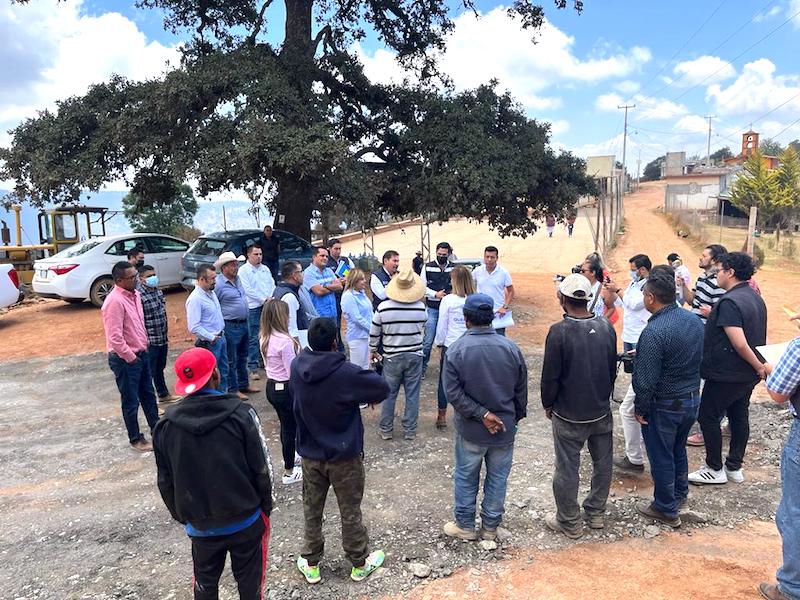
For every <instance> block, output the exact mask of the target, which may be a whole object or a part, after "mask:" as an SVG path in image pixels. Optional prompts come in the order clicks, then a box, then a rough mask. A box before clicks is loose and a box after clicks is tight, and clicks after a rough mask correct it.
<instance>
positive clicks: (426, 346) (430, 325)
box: [422, 306, 439, 373]
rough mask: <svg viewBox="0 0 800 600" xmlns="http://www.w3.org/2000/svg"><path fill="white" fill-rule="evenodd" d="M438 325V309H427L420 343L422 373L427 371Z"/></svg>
mask: <svg viewBox="0 0 800 600" xmlns="http://www.w3.org/2000/svg"><path fill="white" fill-rule="evenodd" d="M438 323H439V309H438V308H431V307H430V306H429V307H428V320H427V321H426V322H425V339H424V340H423V341H422V372H423V373H424V372H425V371H427V370H428V362H429V361H430V360H431V350H432V349H433V340H434V339H435V338H436V325H438Z"/></svg>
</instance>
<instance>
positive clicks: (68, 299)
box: [62, 298, 83, 304]
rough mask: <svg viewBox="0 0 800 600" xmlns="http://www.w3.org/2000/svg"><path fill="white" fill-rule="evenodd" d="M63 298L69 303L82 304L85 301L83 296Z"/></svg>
mask: <svg viewBox="0 0 800 600" xmlns="http://www.w3.org/2000/svg"><path fill="white" fill-rule="evenodd" d="M62 300H63V301H64V302H66V303H67V304H80V303H81V302H83V298H62Z"/></svg>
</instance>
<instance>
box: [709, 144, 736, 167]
mask: <svg viewBox="0 0 800 600" xmlns="http://www.w3.org/2000/svg"><path fill="white" fill-rule="evenodd" d="M709 158H710V160H711V164H717V163H721V162H722V161H723V160H725V159H726V158H733V152H731V149H730V148H729V147H728V146H723V147H722V148H720V149H719V150H717V151H716V152H712V154H711V156H710V157H709Z"/></svg>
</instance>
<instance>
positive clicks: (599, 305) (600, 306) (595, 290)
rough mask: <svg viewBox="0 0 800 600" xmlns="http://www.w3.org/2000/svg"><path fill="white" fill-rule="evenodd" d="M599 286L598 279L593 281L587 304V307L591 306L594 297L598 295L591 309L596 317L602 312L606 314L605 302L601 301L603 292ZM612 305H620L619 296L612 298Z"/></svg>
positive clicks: (600, 315) (601, 314)
mask: <svg viewBox="0 0 800 600" xmlns="http://www.w3.org/2000/svg"><path fill="white" fill-rule="evenodd" d="M600 286H601V283H600V282H599V281H595V282H594V285H593V286H592V295H591V296H589V304H588V305H587V308H588V307H590V306H592V302H594V297H595V296H598V298H597V302H595V304H594V309H593V312H594V314H595V315H596V316H598V317H602V316H603V315H604V314H606V303H605V302H603V294H602V290H601V289H600ZM614 306H622V300H620V299H619V296H617V297H616V298H615V299H614Z"/></svg>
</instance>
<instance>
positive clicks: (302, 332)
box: [297, 329, 309, 348]
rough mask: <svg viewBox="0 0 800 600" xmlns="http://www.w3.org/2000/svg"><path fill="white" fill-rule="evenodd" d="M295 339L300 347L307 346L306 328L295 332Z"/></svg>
mask: <svg viewBox="0 0 800 600" xmlns="http://www.w3.org/2000/svg"><path fill="white" fill-rule="evenodd" d="M297 339H298V340H299V342H300V347H301V348H308V347H309V346H308V329H300V330H298V332H297Z"/></svg>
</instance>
